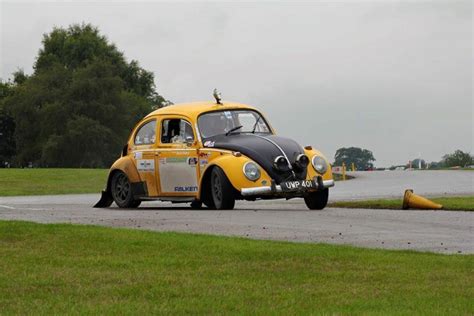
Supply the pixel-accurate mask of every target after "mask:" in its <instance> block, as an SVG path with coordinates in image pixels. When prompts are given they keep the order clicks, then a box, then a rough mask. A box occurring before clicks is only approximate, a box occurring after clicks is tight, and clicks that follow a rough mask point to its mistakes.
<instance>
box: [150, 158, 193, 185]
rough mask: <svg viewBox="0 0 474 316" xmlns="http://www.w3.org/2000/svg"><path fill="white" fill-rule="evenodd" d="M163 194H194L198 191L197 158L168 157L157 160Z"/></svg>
mask: <svg viewBox="0 0 474 316" xmlns="http://www.w3.org/2000/svg"><path fill="white" fill-rule="evenodd" d="M158 163H159V165H158V170H159V173H160V185H161V190H162V191H163V192H179V193H191V192H192V193H195V192H197V191H198V185H197V174H196V166H197V164H198V158H197V157H168V158H160V159H159V160H158Z"/></svg>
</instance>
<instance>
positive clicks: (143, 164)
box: [137, 159, 155, 171]
mask: <svg viewBox="0 0 474 316" xmlns="http://www.w3.org/2000/svg"><path fill="white" fill-rule="evenodd" d="M137 169H138V171H155V160H153V159H138V160H137Z"/></svg>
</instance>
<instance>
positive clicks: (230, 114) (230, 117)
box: [224, 111, 232, 119]
mask: <svg viewBox="0 0 474 316" xmlns="http://www.w3.org/2000/svg"><path fill="white" fill-rule="evenodd" d="M224 115H225V117H226V118H228V119H232V113H230V111H224Z"/></svg>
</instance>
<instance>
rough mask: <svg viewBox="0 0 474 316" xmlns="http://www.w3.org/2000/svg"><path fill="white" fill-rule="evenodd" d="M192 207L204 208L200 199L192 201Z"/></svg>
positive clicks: (194, 208)
mask: <svg viewBox="0 0 474 316" xmlns="http://www.w3.org/2000/svg"><path fill="white" fill-rule="evenodd" d="M191 208H192V209H193V210H200V209H201V208H202V202H201V201H198V200H194V201H192V202H191Z"/></svg>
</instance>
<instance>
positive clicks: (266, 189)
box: [240, 179, 334, 196]
mask: <svg viewBox="0 0 474 316" xmlns="http://www.w3.org/2000/svg"><path fill="white" fill-rule="evenodd" d="M333 186H334V180H333V179H331V180H323V188H325V189H326V188H330V187H333ZM275 188H276V190H275V191H274V192H273V191H272V187H271V186H262V187H254V188H242V190H240V193H241V194H242V195H243V196H252V195H263V194H270V193H281V192H283V190H282V189H281V186H280V185H276V186H275Z"/></svg>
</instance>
